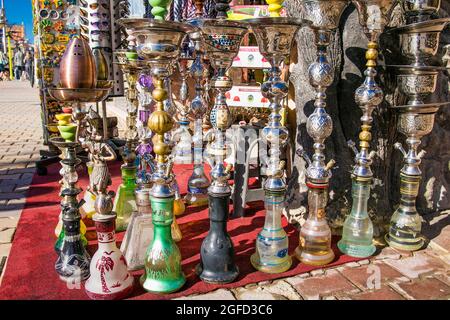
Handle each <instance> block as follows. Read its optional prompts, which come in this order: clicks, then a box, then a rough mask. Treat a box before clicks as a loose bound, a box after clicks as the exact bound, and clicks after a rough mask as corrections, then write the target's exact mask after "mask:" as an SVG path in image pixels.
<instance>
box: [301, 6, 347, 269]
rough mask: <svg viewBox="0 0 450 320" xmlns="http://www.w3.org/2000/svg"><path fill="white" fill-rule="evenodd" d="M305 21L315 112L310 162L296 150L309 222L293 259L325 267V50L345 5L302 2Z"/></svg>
mask: <svg viewBox="0 0 450 320" xmlns="http://www.w3.org/2000/svg"><path fill="white" fill-rule="evenodd" d="M302 6H303V8H304V10H305V11H306V15H305V17H306V18H307V19H310V20H311V21H312V22H313V25H312V29H313V30H314V36H315V44H316V46H317V58H316V61H315V62H313V63H312V64H311V65H310V67H309V70H308V72H309V81H310V84H311V85H312V86H313V87H314V89H315V91H316V98H315V102H314V106H315V109H314V111H313V113H312V114H311V115H310V116H309V117H308V120H307V122H306V129H307V132H308V135H309V136H310V137H311V138H313V140H314V145H313V148H314V155H313V156H312V159H310V157H309V156H308V155H307V154H306V152H305V151H304V150H303V148H300V149H299V150H297V154H299V155H300V156H302V157H303V158H304V159H305V161H306V162H307V163H308V168H307V169H306V185H307V186H308V209H309V212H308V219H307V220H306V221H305V223H304V224H303V225H302V227H301V230H300V239H299V240H300V241H299V246H298V247H297V248H296V250H295V256H296V257H297V259H299V260H300V261H301V262H303V263H305V264H310V265H324V264H327V263H329V262H331V261H332V260H333V259H334V252H333V251H332V249H331V230H330V227H329V226H328V223H327V220H326V212H325V208H326V205H327V201H328V186H329V180H330V178H331V168H332V167H333V165H334V163H335V161H334V160H330V161H329V162H328V163H327V164H325V155H324V149H325V144H324V143H325V139H326V138H327V137H329V136H330V135H331V132H332V130H333V121H332V119H331V117H330V116H329V115H328V114H327V112H326V110H325V107H326V93H325V92H326V89H327V88H328V87H329V86H330V85H331V84H332V83H333V80H334V70H333V67H332V66H331V65H330V63H329V62H328V60H327V47H328V45H329V42H330V35H331V31H332V30H334V29H336V28H337V27H338V25H339V19H340V17H341V14H342V12H343V10H344V8H345V7H346V6H347V1H339V0H338V1H318V0H317V1H302Z"/></svg>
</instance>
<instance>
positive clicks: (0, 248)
mask: <svg viewBox="0 0 450 320" xmlns="http://www.w3.org/2000/svg"><path fill="white" fill-rule="evenodd" d="M11 246H12V243H1V244H0V258H1V257H2V256H8V255H9V252H10V251H11Z"/></svg>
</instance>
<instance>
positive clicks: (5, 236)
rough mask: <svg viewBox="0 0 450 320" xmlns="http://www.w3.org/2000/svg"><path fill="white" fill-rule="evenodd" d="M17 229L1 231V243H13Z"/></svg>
mask: <svg viewBox="0 0 450 320" xmlns="http://www.w3.org/2000/svg"><path fill="white" fill-rule="evenodd" d="M14 232H16V229H15V228H11V229H6V230H3V231H0V243H11V242H12V239H13V237H14Z"/></svg>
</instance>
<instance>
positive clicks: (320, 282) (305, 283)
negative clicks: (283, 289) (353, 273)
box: [286, 269, 359, 300]
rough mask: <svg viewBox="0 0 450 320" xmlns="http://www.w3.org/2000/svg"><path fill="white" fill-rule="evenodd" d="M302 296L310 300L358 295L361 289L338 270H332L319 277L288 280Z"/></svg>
mask: <svg viewBox="0 0 450 320" xmlns="http://www.w3.org/2000/svg"><path fill="white" fill-rule="evenodd" d="M286 281H287V282H289V283H290V284H291V285H292V286H293V287H294V288H295V289H296V290H297V291H298V293H300V295H301V296H302V297H303V298H305V299H308V300H312V299H315V300H317V299H319V298H320V297H324V296H330V295H333V294H334V293H336V292H347V293H356V292H358V291H359V289H358V288H357V287H356V286H354V285H353V284H352V283H351V282H350V281H348V280H347V279H346V278H345V277H344V276H342V275H341V274H340V273H339V272H338V271H337V270H333V269H330V270H328V271H327V272H326V273H325V275H323V276H318V277H309V278H306V279H305V278H300V277H293V278H288V279H286Z"/></svg>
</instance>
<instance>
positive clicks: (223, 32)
mask: <svg viewBox="0 0 450 320" xmlns="http://www.w3.org/2000/svg"><path fill="white" fill-rule="evenodd" d="M227 5H228V4H227ZM228 8H229V6H228V7H227V6H223V5H217V3H216V11H219V13H218V17H219V16H220V17H223V18H219V19H196V20H195V21H190V23H191V24H196V25H198V26H199V28H200V29H201V34H202V38H203V42H204V44H205V52H206V54H207V55H208V58H209V59H210V61H211V64H212V66H213V68H214V69H215V71H216V74H215V75H214V77H213V78H212V81H211V83H212V88H213V89H215V90H216V92H217V95H216V99H215V104H214V107H213V109H212V110H211V116H210V119H211V124H212V125H213V131H214V133H215V136H214V141H213V142H212V143H211V144H210V145H209V147H208V154H209V155H211V156H212V157H213V158H214V159H215V164H214V167H213V168H212V170H211V179H212V182H211V185H210V187H209V188H208V198H209V218H210V229H209V232H208V235H207V236H206V238H205V239H204V241H203V243H202V246H201V249H200V264H199V265H197V267H196V271H197V274H198V275H199V277H200V279H202V280H203V281H205V282H207V283H229V282H232V281H233V280H234V279H236V277H237V276H238V274H239V270H238V268H237V266H236V264H235V261H234V247H233V242H232V240H231V238H230V236H229V235H228V233H227V231H226V226H227V220H228V216H229V202H230V196H231V188H230V186H229V184H228V179H229V177H230V170H231V168H232V166H231V164H228V165H227V166H226V167H225V164H224V159H225V157H226V155H227V151H228V150H229V147H228V146H227V144H226V142H225V131H226V130H227V129H228V128H229V127H230V125H231V121H232V119H231V113H230V110H229V108H228V106H227V104H226V97H225V93H226V92H227V91H229V90H230V89H231V87H232V85H233V84H232V80H231V78H230V77H229V76H227V75H226V71H227V70H228V69H229V68H230V67H231V64H232V62H233V59H234V58H235V57H236V56H237V54H238V52H239V46H240V43H241V40H242V38H243V36H244V35H245V34H246V33H247V28H246V26H245V25H244V24H242V23H241V22H237V21H229V20H225V19H224V18H225V17H226V12H225V11H226V10H227V9H228Z"/></svg>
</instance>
